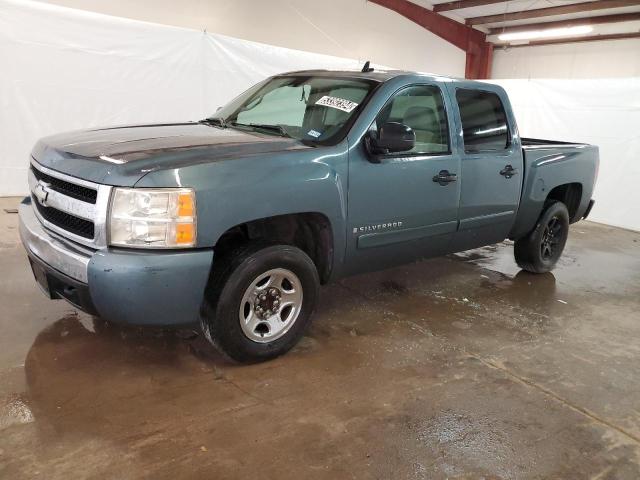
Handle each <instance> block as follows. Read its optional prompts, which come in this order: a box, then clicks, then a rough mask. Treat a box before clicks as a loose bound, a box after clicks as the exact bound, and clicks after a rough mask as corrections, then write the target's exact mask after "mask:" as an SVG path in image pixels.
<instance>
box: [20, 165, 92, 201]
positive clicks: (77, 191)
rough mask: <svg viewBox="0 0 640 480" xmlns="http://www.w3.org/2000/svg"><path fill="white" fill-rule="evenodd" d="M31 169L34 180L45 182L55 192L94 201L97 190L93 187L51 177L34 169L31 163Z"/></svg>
mask: <svg viewBox="0 0 640 480" xmlns="http://www.w3.org/2000/svg"><path fill="white" fill-rule="evenodd" d="M31 171H32V172H33V175H34V176H35V177H36V180H42V181H44V182H47V183H48V184H49V185H50V186H51V188H52V189H53V190H55V191H56V192H59V193H62V194H63V195H66V196H68V197H72V198H75V199H77V200H82V201H83V202H87V203H94V204H95V203H96V198H97V197H98V191H97V190H95V189H93V188H87V187H83V186H81V185H76V184H75V183H71V182H67V181H65V180H61V179H59V178H56V177H52V176H51V175H47V174H46V173H44V172H41V171H40V170H37V169H35V168H34V167H33V165H32V166H31Z"/></svg>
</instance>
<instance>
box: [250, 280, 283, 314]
mask: <svg viewBox="0 0 640 480" xmlns="http://www.w3.org/2000/svg"><path fill="white" fill-rule="evenodd" d="M254 295H255V297H256V299H255V302H254V309H255V312H256V315H257V316H258V317H260V318H262V319H263V320H266V319H267V318H269V317H270V316H271V315H273V314H274V313H276V312H277V311H278V309H279V308H280V301H281V299H282V292H281V291H280V289H278V288H276V287H270V288H268V289H267V290H262V291H260V290H256V291H255V292H254Z"/></svg>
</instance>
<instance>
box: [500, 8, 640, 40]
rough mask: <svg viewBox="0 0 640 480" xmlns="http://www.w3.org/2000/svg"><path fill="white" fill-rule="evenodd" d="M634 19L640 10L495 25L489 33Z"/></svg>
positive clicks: (637, 17)
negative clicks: (504, 25) (505, 25)
mask: <svg viewBox="0 0 640 480" xmlns="http://www.w3.org/2000/svg"><path fill="white" fill-rule="evenodd" d="M635 20H640V12H637V13H619V14H617V15H600V16H599V17H586V18H573V19H571V20H558V21H555V22H538V23H527V24H526V25H514V26H508V27H496V28H492V29H490V30H489V35H499V34H501V33H514V32H528V31H530V30H544V29H547V28H564V27H577V26H580V25H600V24H603V23H619V22H632V21H635Z"/></svg>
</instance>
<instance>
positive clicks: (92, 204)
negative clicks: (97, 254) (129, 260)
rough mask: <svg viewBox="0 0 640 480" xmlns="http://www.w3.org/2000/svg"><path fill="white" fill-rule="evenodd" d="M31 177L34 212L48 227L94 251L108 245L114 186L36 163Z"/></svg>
mask: <svg viewBox="0 0 640 480" xmlns="http://www.w3.org/2000/svg"><path fill="white" fill-rule="evenodd" d="M28 176H29V190H30V191H31V198H32V200H33V202H32V203H33V205H34V207H33V209H34V213H35V214H36V217H38V220H40V222H41V223H42V224H43V225H44V226H45V227H46V228H48V229H49V230H51V231H53V232H55V233H57V234H58V235H60V236H62V237H64V238H67V239H69V240H71V241H73V242H76V243H79V244H81V245H84V246H86V247H89V248H92V249H98V248H103V247H106V246H107V227H106V225H107V210H108V206H109V199H110V196H111V189H112V187H111V186H109V185H100V184H97V183H93V182H89V181H87V180H82V179H79V178H75V177H72V176H70V175H65V174H63V173H60V172H57V171H55V170H52V169H50V168H47V167H44V166H42V165H40V164H39V163H37V162H36V161H35V160H32V161H31V168H30V169H29V172H28ZM91 192H95V199H93V200H92V198H93V194H92V193H91ZM78 197H82V198H84V200H83V199H81V198H78Z"/></svg>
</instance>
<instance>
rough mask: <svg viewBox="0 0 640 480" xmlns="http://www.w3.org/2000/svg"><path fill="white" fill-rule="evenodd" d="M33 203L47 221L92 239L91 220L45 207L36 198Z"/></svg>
mask: <svg viewBox="0 0 640 480" xmlns="http://www.w3.org/2000/svg"><path fill="white" fill-rule="evenodd" d="M33 204H34V205H35V206H36V209H37V210H38V213H39V214H40V215H42V217H43V218H44V219H45V220H47V221H48V222H51V223H52V224H54V225H57V226H58V227H60V228H64V229H65V230H67V231H69V232H71V233H73V234H75V235H80V236H81V237H84V238H89V239H93V237H94V235H95V226H94V225H93V222H91V221H89V220H84V219H82V218H78V217H75V216H73V215H70V214H68V213H65V212H63V211H62V210H58V209H57V208H53V207H45V206H43V205H42V204H40V202H38V200H37V199H35V200H34V202H33Z"/></svg>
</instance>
